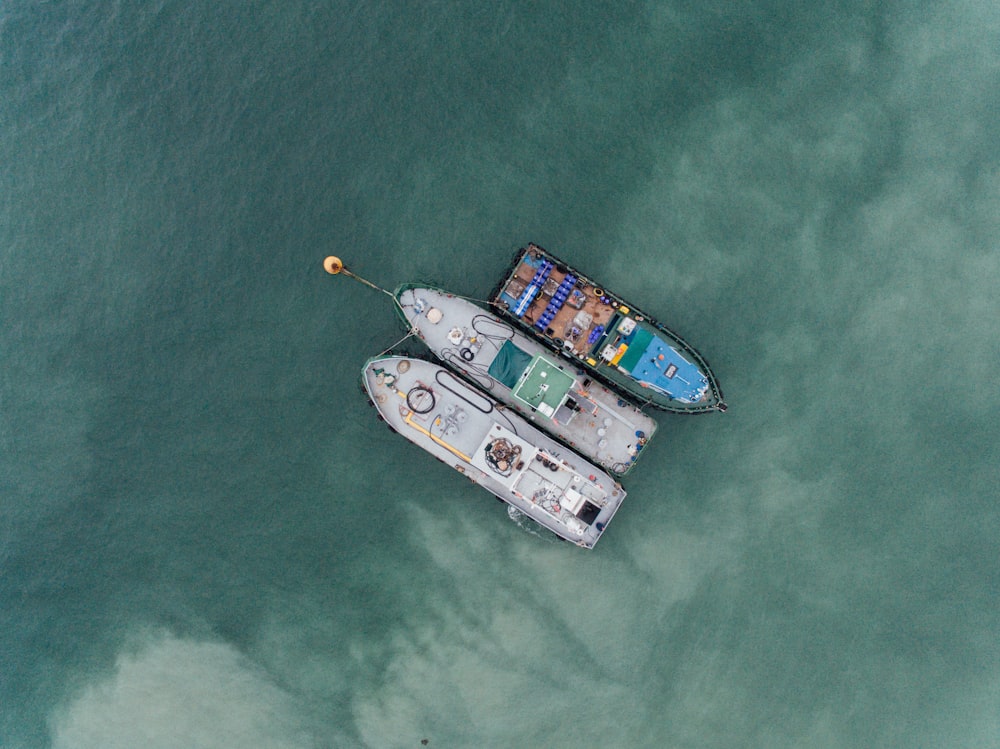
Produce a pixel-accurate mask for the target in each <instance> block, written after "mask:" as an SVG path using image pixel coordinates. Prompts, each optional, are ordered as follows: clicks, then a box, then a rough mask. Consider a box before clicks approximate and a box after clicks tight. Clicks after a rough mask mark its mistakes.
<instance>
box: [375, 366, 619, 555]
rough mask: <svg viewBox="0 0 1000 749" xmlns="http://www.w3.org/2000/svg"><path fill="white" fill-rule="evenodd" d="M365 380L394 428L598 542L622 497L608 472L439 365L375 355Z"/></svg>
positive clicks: (491, 487)
mask: <svg viewBox="0 0 1000 749" xmlns="http://www.w3.org/2000/svg"><path fill="white" fill-rule="evenodd" d="M362 381H363V384H364V388H365V390H366V392H367V393H368V397H369V398H370V399H371V402H372V403H373V404H374V406H375V408H376V409H378V412H379V414H380V415H381V417H382V418H383V419H384V420H385V421H386V422H387V423H388V424H389V426H391V427H392V429H393V430H394V431H396V432H398V433H399V434H401V435H403V436H404V437H406V438H407V439H408V440H410V442H412V443H413V444H415V445H417V446H418V447H421V448H423V449H424V450H426V451H427V452H429V453H431V454H432V455H433V456H434V457H436V458H438V460H441V461H442V462H444V463H447V464H448V465H450V466H452V467H453V468H454V469H455V470H456V471H458V472H459V473H461V474H462V475H464V476H465V477H466V478H468V479H471V480H472V482H473V483H476V484H479V485H480V486H481V487H483V488H484V489H486V490H487V491H489V492H490V493H492V494H493V495H494V496H496V497H498V498H499V499H501V500H503V501H504V502H506V503H508V504H509V505H510V506H512V507H514V508H515V509H517V510H518V511H519V512H521V513H523V514H524V515H526V516H528V517H529V518H531V519H532V520H534V521H535V522H537V523H538V524H539V525H541V526H543V527H545V528H547V529H548V530H550V531H552V532H553V533H555V534H556V535H557V536H559V537H560V538H563V539H565V540H567V541H571V542H573V543H575V544H576V545H577V546H581V547H583V548H586V549H590V548H593V546H594V544H596V543H597V541H598V540H599V539H600V538H601V534H602V533H603V531H604V529H605V528H606V527H607V524H608V522H610V520H611V518H612V517H613V516H614V514H615V512H616V511H617V510H618V508H619V507H620V506H621V504H622V501H623V500H624V499H625V491H624V490H623V489H622V487H621V485H620V484H618V483H617V482H616V481H615V479H614V478H613V477H612V476H611V475H610V474H609V473H607V472H605V471H604V470H602V469H600V468H598V467H597V466H595V465H593V464H592V463H590V462H588V461H586V460H585V459H584V458H582V457H580V456H579V455H577V454H576V453H574V452H573V451H572V450H568V449H566V448H565V447H563V446H562V445H560V444H559V443H558V442H557V441H556V440H555V439H553V438H552V437H551V436H549V435H547V434H545V433H544V432H542V431H541V430H539V429H538V428H537V427H535V426H533V425H532V424H530V423H529V422H528V421H526V420H525V419H523V418H522V417H521V416H519V415H518V414H517V413H516V412H515V411H513V410H511V409H507V408H504V407H503V406H502V405H501V404H499V403H497V402H496V401H495V400H494V399H493V398H491V397H489V396H488V395H486V394H484V393H483V392H481V391H479V390H477V389H476V388H474V387H472V386H471V385H469V384H468V383H467V382H465V381H464V380H463V379H461V378H460V377H459V376H458V375H456V374H455V373H454V372H452V371H451V370H449V369H447V368H445V367H443V366H441V365H438V364H435V363H432V362H428V361H424V360H422V359H415V358H412V357H408V356H393V355H383V356H377V357H375V358H373V359H369V360H368V362H367V363H366V364H365V368H364V371H363V374H362Z"/></svg>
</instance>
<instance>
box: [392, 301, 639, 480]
mask: <svg viewBox="0 0 1000 749" xmlns="http://www.w3.org/2000/svg"><path fill="white" fill-rule="evenodd" d="M395 295H396V300H397V302H398V303H399V312H400V314H401V315H402V317H403V320H404V322H405V323H406V325H407V326H408V327H410V328H411V329H412V330H415V331H416V332H417V334H418V335H419V336H420V338H421V339H422V340H423V341H424V343H426V344H427V346H428V347H429V348H430V350H431V351H432V352H433V353H434V355H435V356H437V357H438V358H439V359H440V360H441V361H443V362H445V363H446V364H448V365H449V366H451V367H452V368H454V369H455V370H457V371H458V372H459V373H461V374H462V375H463V376H464V377H466V378H467V379H468V380H470V381H471V382H473V383H474V384H476V385H477V386H478V387H480V388H482V389H483V390H487V391H489V393H490V394H491V395H492V396H493V397H494V398H496V399H497V400H499V401H500V402H502V403H504V404H506V405H507V406H510V407H511V408H513V409H515V410H516V411H517V412H518V413H520V414H521V415H522V416H524V417H525V418H527V419H529V420H530V421H532V422H534V423H535V424H536V425H538V426H539V427H541V428H542V429H544V430H546V431H547V432H549V433H550V434H552V435H553V436H555V437H556V438H557V439H559V441H561V442H562V443H563V444H565V445H567V446H569V447H571V448H572V449H573V450H575V451H576V452H578V453H580V454H581V455H583V456H584V457H585V458H588V459H590V460H592V461H594V462H595V463H597V464H598V465H600V466H603V467H604V468H606V469H607V470H609V471H611V472H612V473H613V474H615V475H617V476H622V475H624V474H625V473H627V472H628V471H629V469H630V468H631V467H632V466H633V465H634V464H635V461H636V458H637V457H638V456H639V454H640V451H641V450H642V449H643V446H644V445H645V444H646V443H647V442H648V440H649V439H651V438H652V436H653V434H654V432H655V431H656V421H655V420H654V419H653V418H652V417H651V416H649V415H648V414H645V413H643V412H642V411H641V410H640V409H639V408H638V407H637V406H636V405H634V404H633V403H631V402H629V401H627V400H625V399H624V398H623V397H622V396H621V395H619V394H618V393H615V392H613V391H612V390H610V389H609V388H607V387H606V386H605V385H604V384H603V383H600V382H595V381H594V378H592V377H588V376H587V375H586V374H585V373H583V372H582V369H581V368H580V367H579V366H578V365H576V364H575V363H573V362H571V361H568V360H566V359H564V358H562V357H559V356H557V355H555V354H553V353H551V352H550V351H549V350H548V349H547V348H546V347H545V346H544V345H543V344H542V343H541V342H539V341H538V340H536V339H535V338H532V337H529V336H527V335H525V334H523V333H521V332H520V331H518V330H516V329H515V328H514V327H513V326H512V325H511V324H510V323H509V322H507V321H505V320H502V319H500V318H499V317H497V316H496V315H494V314H492V313H491V312H488V311H487V310H485V309H483V308H482V307H479V306H478V305H476V304H473V303H472V302H471V301H468V300H466V299H464V298H462V297H460V296H456V295H455V294H450V293H448V292H445V291H442V290H441V289H437V288H434V287H431V286H417V285H412V284H409V285H405V286H401V287H400V288H399V289H397V290H396V294H395Z"/></svg>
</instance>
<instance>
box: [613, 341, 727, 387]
mask: <svg viewBox="0 0 1000 749" xmlns="http://www.w3.org/2000/svg"><path fill="white" fill-rule="evenodd" d="M671 365H672V366H673V367H676V371H674V372H673V373H672V376H671V377H667V372H668V370H669V369H671ZM631 374H632V377H633V378H634V379H636V380H638V381H639V382H642V383H646V384H648V385H651V386H652V387H654V388H656V389H658V390H662V391H663V392H665V393H668V394H669V395H671V396H672V397H674V398H676V399H678V400H681V401H686V402H689V403H690V402H695V401H698V400H700V399H701V395H702V393H703V392H704V390H705V388H706V387H707V386H708V379H707V378H706V377H705V375H703V374H702V372H701V370H700V369H698V367H697V366H695V365H694V364H692V363H691V362H689V361H688V360H687V359H685V358H684V357H683V356H681V355H680V354H679V353H677V351H675V350H674V349H673V348H671V347H670V346H668V345H667V344H666V343H665V342H664V341H662V340H661V339H659V338H657V337H656V336H654V337H653V339H652V340H651V341H650V342H649V345H648V346H646V350H645V351H644V352H643V354H642V356H641V357H640V358H639V361H638V363H636V365H635V366H634V367H633V368H632V372H631Z"/></svg>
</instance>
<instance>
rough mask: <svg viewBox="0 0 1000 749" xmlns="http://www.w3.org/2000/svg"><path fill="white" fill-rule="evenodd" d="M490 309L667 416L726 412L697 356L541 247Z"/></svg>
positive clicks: (515, 268)
mask: <svg viewBox="0 0 1000 749" xmlns="http://www.w3.org/2000/svg"><path fill="white" fill-rule="evenodd" d="M490 302H491V304H493V305H494V306H495V307H496V308H497V309H498V310H499V311H500V312H501V314H503V315H504V316H505V317H508V318H510V319H512V320H513V321H515V322H516V324H517V325H518V326H519V327H520V328H522V329H523V330H525V331H527V332H528V333H530V334H531V335H533V336H535V337H536V338H538V339H539V340H540V341H543V342H544V343H545V344H546V345H547V346H549V347H550V348H552V349H554V350H557V351H560V352H562V353H564V354H565V355H567V356H570V357H573V358H574V359H576V360H577V361H579V362H580V363H581V365H583V366H584V367H586V368H588V369H589V370H590V371H592V372H594V373H595V374H596V375H597V376H598V377H600V378H602V379H603V380H605V381H606V382H607V383H608V384H610V385H611V386H612V387H613V388H615V389H616V390H618V391H619V392H622V393H627V394H628V395H629V396H630V397H633V398H635V399H637V400H639V401H641V402H644V403H650V404H651V405H653V406H655V407H657V408H662V409H664V410H668V411H677V412H688V413H698V412H706V411H715V410H719V411H724V410H725V404H724V403H723V401H722V392H721V390H720V388H719V386H718V383H717V382H716V380H715V375H714V374H713V373H712V371H711V369H710V368H709V367H708V364H707V362H705V360H704V358H703V357H702V356H701V355H700V354H699V353H698V352H697V351H695V350H694V348H692V347H691V346H690V345H689V344H687V343H686V342H684V341H683V340H682V339H681V338H680V337H679V336H677V335H676V334H675V333H673V332H672V331H670V330H669V329H667V328H666V327H665V326H663V325H661V324H659V323H657V322H656V321H655V320H653V319H652V318H650V317H649V316H648V315H646V314H645V313H643V312H642V311H640V310H638V309H636V308H635V307H634V306H633V305H630V304H629V303H627V302H625V301H624V300H622V299H621V298H620V297H618V296H616V295H614V294H612V293H611V292H609V291H607V290H606V289H604V288H602V287H600V286H598V285H597V284H596V283H595V282H594V281H592V280H590V279H589V278H587V277H585V276H583V275H582V274H581V273H579V272H578V271H576V270H575V269H573V268H570V267H568V266H566V265H565V264H563V263H562V262H561V261H559V260H558V259H557V258H555V257H554V256H552V255H550V254H549V253H548V252H546V251H545V250H543V249H542V248H541V247H538V246H537V245H534V244H531V245H528V247H527V248H524V249H522V250H520V251H519V252H518V254H517V255H516V256H515V259H514V262H513V263H512V265H511V270H510V272H509V273H508V275H507V276H506V277H505V278H504V279H503V280H501V282H500V285H499V286H498V287H497V289H496V290H495V291H494V293H493V295H492V297H491V300H490Z"/></svg>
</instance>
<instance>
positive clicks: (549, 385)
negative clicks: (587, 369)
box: [514, 354, 574, 418]
mask: <svg viewBox="0 0 1000 749" xmlns="http://www.w3.org/2000/svg"><path fill="white" fill-rule="evenodd" d="M573 382H574V378H573V376H572V375H570V374H568V373H566V372H564V371H563V370H561V369H559V367H557V366H556V365H555V364H553V363H552V361H551V360H549V359H547V358H545V357H544V356H543V355H542V354H536V355H535V356H534V357H533V358H532V360H531V364H529V365H528V368H527V369H526V370H525V371H524V374H523V375H522V376H521V381H520V382H519V383H518V385H517V387H516V388H514V397H515V398H517V399H518V400H519V401H521V402H522V403H527V404H528V405H529V406H531V407H532V408H534V409H536V410H538V411H539V412H540V413H542V414H544V415H545V416H548V417H549V418H552V416H553V415H554V414H555V412H556V409H557V408H559V406H561V405H562V403H563V401H564V400H565V399H566V395H567V393H569V391H570V389H571V388H572V387H573Z"/></svg>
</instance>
